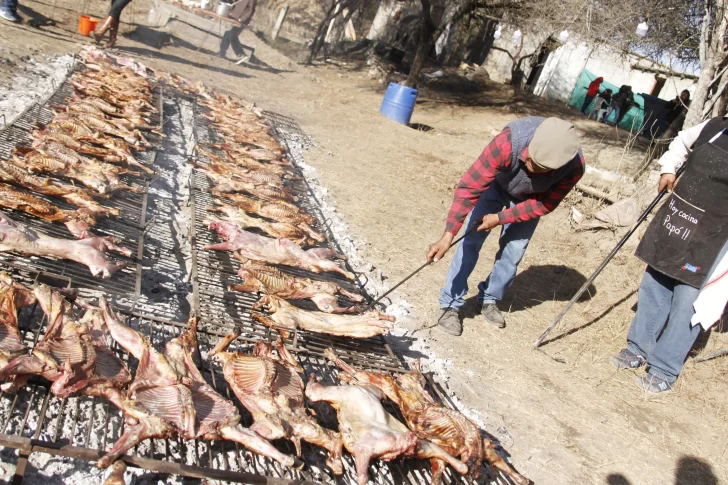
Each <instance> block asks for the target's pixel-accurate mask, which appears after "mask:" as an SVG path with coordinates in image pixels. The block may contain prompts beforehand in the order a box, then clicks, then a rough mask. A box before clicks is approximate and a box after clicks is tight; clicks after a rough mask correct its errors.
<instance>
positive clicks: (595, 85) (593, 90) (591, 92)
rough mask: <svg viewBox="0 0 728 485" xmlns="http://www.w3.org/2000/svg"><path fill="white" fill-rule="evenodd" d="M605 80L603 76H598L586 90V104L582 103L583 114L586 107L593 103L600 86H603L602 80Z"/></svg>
mask: <svg viewBox="0 0 728 485" xmlns="http://www.w3.org/2000/svg"><path fill="white" fill-rule="evenodd" d="M603 81H604V78H603V77H601V76H600V77H598V78H596V79H595V80H593V81H592V82H591V83H590V84H589V87H588V88H587V91H586V97H585V98H584V104H583V105H581V114H583V115H585V114H586V109H587V108H588V107H589V105H590V104H591V102H592V100H593V99H594V98H595V97H596V95H597V94H598V93H599V86H601V84H602V82H603Z"/></svg>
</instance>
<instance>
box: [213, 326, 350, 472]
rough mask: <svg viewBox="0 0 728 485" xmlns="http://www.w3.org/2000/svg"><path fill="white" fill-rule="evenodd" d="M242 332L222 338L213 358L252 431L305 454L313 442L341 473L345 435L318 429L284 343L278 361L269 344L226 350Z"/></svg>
mask: <svg viewBox="0 0 728 485" xmlns="http://www.w3.org/2000/svg"><path fill="white" fill-rule="evenodd" d="M239 334H240V331H238V330H236V331H234V332H232V333H231V334H229V335H227V336H226V337H224V338H223V339H222V340H220V342H219V343H218V344H217V345H216V346H215V348H214V349H213V350H211V351H210V353H209V354H208V357H211V358H213V359H215V360H217V361H219V362H221V363H222V365H223V373H224V375H225V380H226V381H227V382H228V384H230V386H231V387H232V389H233V391H234V392H235V395H236V396H237V397H238V399H239V400H240V402H241V403H242V404H243V406H245V407H246V408H247V409H248V411H250V413H251V414H252V415H253V421H254V423H253V425H252V426H251V427H250V429H251V430H253V431H255V432H256V433H258V434H259V435H260V436H262V437H263V438H265V439H268V440H275V439H279V438H286V439H289V440H292V441H293V443H294V445H295V446H296V454H297V456H299V457H300V456H301V441H302V440H303V441H306V442H308V443H313V444H315V445H318V446H321V447H322V448H325V449H326V450H328V451H329V457H328V459H327V460H326V464H327V465H328V466H329V468H331V470H332V471H333V472H334V473H335V474H337V475H341V474H342V473H343V471H344V468H343V464H342V463H341V451H342V442H341V436H340V435H339V433H337V432H335V431H331V430H328V429H325V428H322V427H321V426H319V424H318V423H317V422H316V420H315V419H313V418H312V417H311V416H310V415H309V414H308V413H307V412H306V407H305V402H304V396H303V392H304V384H303V380H302V379H301V377H300V376H299V375H298V374H297V372H303V369H301V367H300V366H299V365H298V363H297V362H296V360H295V358H294V357H293V356H292V355H291V354H290V352H288V349H286V347H285V345H284V344H283V341H282V340H280V339H279V340H278V341H277V342H276V343H275V346H276V349H277V350H278V357H277V358H276V357H274V356H273V349H272V346H271V344H270V343H268V342H263V341H259V342H257V343H256V344H255V348H254V349H253V354H252V355H246V354H243V353H241V352H226V351H225V350H226V349H227V347H228V346H229V345H230V343H231V342H232V341H233V340H235V339H236V338H237V337H238V335H239Z"/></svg>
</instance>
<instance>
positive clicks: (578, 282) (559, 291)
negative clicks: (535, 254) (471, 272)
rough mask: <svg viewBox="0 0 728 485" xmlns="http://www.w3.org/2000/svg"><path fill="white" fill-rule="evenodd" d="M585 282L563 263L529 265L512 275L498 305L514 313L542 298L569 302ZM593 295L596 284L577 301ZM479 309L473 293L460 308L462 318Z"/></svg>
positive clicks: (532, 305) (542, 300) (595, 292)
mask: <svg viewBox="0 0 728 485" xmlns="http://www.w3.org/2000/svg"><path fill="white" fill-rule="evenodd" d="M476 278H477V277H474V276H471V288H475V286H476V285H475V281H477V279H476ZM585 282H586V277H585V276H584V275H583V274H581V273H580V272H579V271H577V270H575V269H572V268H568V267H566V266H561V265H553V264H546V265H541V266H531V267H529V268H526V269H525V270H524V271H521V272H520V273H519V274H517V275H516V278H515V279H514V280H513V284H512V285H511V288H510V289H509V290H508V292H507V293H506V296H505V298H504V299H503V301H501V302H500V303H499V304H498V306H499V307H500V309H501V310H502V311H509V312H517V311H521V310H526V309H528V308H531V307H534V306H536V305H540V304H541V303H543V302H545V301H569V300H571V298H572V297H573V296H574V294H575V293H576V292H577V291H578V290H579V288H581V287H582V285H583V284H584V283H585ZM596 294H597V289H596V287H595V286H594V285H590V286H589V288H587V291H585V292H584V294H583V295H582V297H581V298H580V299H579V301H584V300H590V299H591V298H593V297H594V296H595V295H596ZM479 312H480V308H479V305H478V303H477V296H475V295H474V296H472V297H470V298H468V299H467V300H466V301H465V306H464V307H463V317H465V318H472V317H474V316H475V315H476V314H477V313H479Z"/></svg>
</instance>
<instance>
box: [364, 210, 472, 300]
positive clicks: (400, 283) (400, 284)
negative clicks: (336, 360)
mask: <svg viewBox="0 0 728 485" xmlns="http://www.w3.org/2000/svg"><path fill="white" fill-rule="evenodd" d="M477 227H478V224H473V227H471V228H470V229H468V230H467V231H466V232H465V234H463V235H462V236H460V237H459V238H457V239H456V240H454V241H453V242H452V244H450V247H449V248H447V251H450V248H452V247H453V246H455V245H456V244H457V243H459V242H460V241H462V240H463V239H464V238H465V236H467V235H468V234H470V233H471V232H473V231H474V230H475V229H476V228H477ZM447 251H445V252H444V253H443V256H444V255H445V254H447ZM431 264H432V261H427V262H426V263H425V264H423V265H422V266H420V267H419V268H417V269H416V270H414V271H413V272H411V273H410V274H409V275H408V276H407V277H406V278H405V279H403V280H402V281H400V282H399V283H397V284H396V285H394V286H393V287H391V288H390V289H389V290H387V292H386V293H384V294H383V295H382V296H380V297H379V298H377V299H376V300H374V301H373V302H371V303H370V304H369V305H367V306H366V308H364V310H370V309H372V308H374V305H376V304H377V303H379V302H380V301H382V300H383V299H384V297H385V296H387V295H389V294H390V293H392V292H393V291H394V290H396V289H397V288H399V287H400V286H402V285H403V284H405V283H406V282H407V280H409V279H410V278H412V277H413V276H414V275H416V274H417V273H419V272H420V271H422V270H423V269H425V268H426V267H427V266H429V265H431Z"/></svg>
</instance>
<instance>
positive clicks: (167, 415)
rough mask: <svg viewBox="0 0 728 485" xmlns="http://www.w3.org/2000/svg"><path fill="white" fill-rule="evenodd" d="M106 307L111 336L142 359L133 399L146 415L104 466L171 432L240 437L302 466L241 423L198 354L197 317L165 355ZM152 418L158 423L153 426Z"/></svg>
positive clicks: (202, 436)
mask: <svg viewBox="0 0 728 485" xmlns="http://www.w3.org/2000/svg"><path fill="white" fill-rule="evenodd" d="M101 307H102V309H103V310H104V317H105V318H106V325H107V326H108V328H109V332H110V333H111V336H112V337H113V338H114V340H116V342H118V343H119V345H121V346H122V347H123V348H124V349H126V350H127V351H128V352H129V353H130V354H131V355H133V356H134V357H135V358H136V359H138V360H139V367H138V368H137V371H136V376H135V377H134V382H132V384H131V385H130V386H129V391H128V400H129V401H131V402H133V403H134V406H135V407H134V409H135V412H137V413H139V412H144V413H146V417H141V418H136V419H137V421H138V423H136V424H131V425H130V426H127V427H126V429H125V430H124V434H123V435H122V436H121V437H120V438H119V440H118V441H117V442H116V443H115V444H114V447H113V448H112V449H111V450H110V451H109V453H108V454H106V455H105V456H104V457H103V458H102V459H101V460H99V462H98V466H99V467H100V468H104V467H106V466H108V465H109V464H111V463H112V462H113V461H115V460H116V459H117V458H118V457H119V456H121V455H122V454H124V452H126V450H128V449H129V448H131V447H133V446H134V445H136V444H137V443H139V442H140V441H142V440H144V439H146V438H150V437H160V435H161V436H171V434H172V433H173V432H177V433H179V434H180V435H181V436H182V437H183V438H184V439H196V438H199V439H207V440H222V439H225V440H231V441H235V442H237V443H240V444H242V445H243V446H245V447H246V448H248V449H250V450H251V451H254V452H255V453H258V454H260V455H263V456H267V457H270V458H273V459H274V460H276V461H278V462H280V463H281V464H283V465H285V466H294V465H300V463H299V462H297V461H296V460H295V459H294V458H293V457H291V456H288V455H284V454H283V453H281V452H279V451H278V450H277V449H275V447H273V445H271V444H270V443H269V442H268V441H266V440H265V439H263V438H261V437H260V436H259V435H257V434H256V433H254V432H252V431H250V430H249V429H247V428H243V427H242V426H240V425H239V422H240V415H239V414H238V411H237V409H236V408H235V406H234V405H233V404H232V403H231V402H230V401H228V400H226V399H225V398H223V397H222V396H220V395H219V394H218V393H216V392H215V391H214V390H213V389H212V388H211V387H210V386H209V385H208V384H207V383H206V382H205V380H204V379H203V377H202V375H201V374H200V372H199V370H197V366H196V365H195V363H194V361H193V358H192V354H193V352H195V351H196V349H197V340H196V338H195V332H196V329H197V321H196V320H195V319H194V318H193V319H191V321H190V325H189V326H188V328H187V329H186V330H185V331H184V333H182V335H180V336H179V337H177V338H174V339H172V340H170V341H169V342H167V344H166V347H165V351H164V354H162V353H160V352H158V351H157V350H156V349H154V347H152V344H151V343H150V342H149V340H147V338H146V337H144V336H142V335H140V334H139V333H137V332H136V331H135V330H133V329H132V328H130V327H128V326H126V325H124V324H122V323H121V322H119V321H118V319H117V318H116V316H115V315H114V314H113V312H112V311H111V309H110V308H109V307H108V304H107V303H106V302H105V301H104V300H102V301H101ZM124 412H125V414H126V410H124ZM131 417H135V416H131ZM150 422H154V423H155V425H154V426H150V425H149V423H150ZM165 423H166V425H164V424H165Z"/></svg>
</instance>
